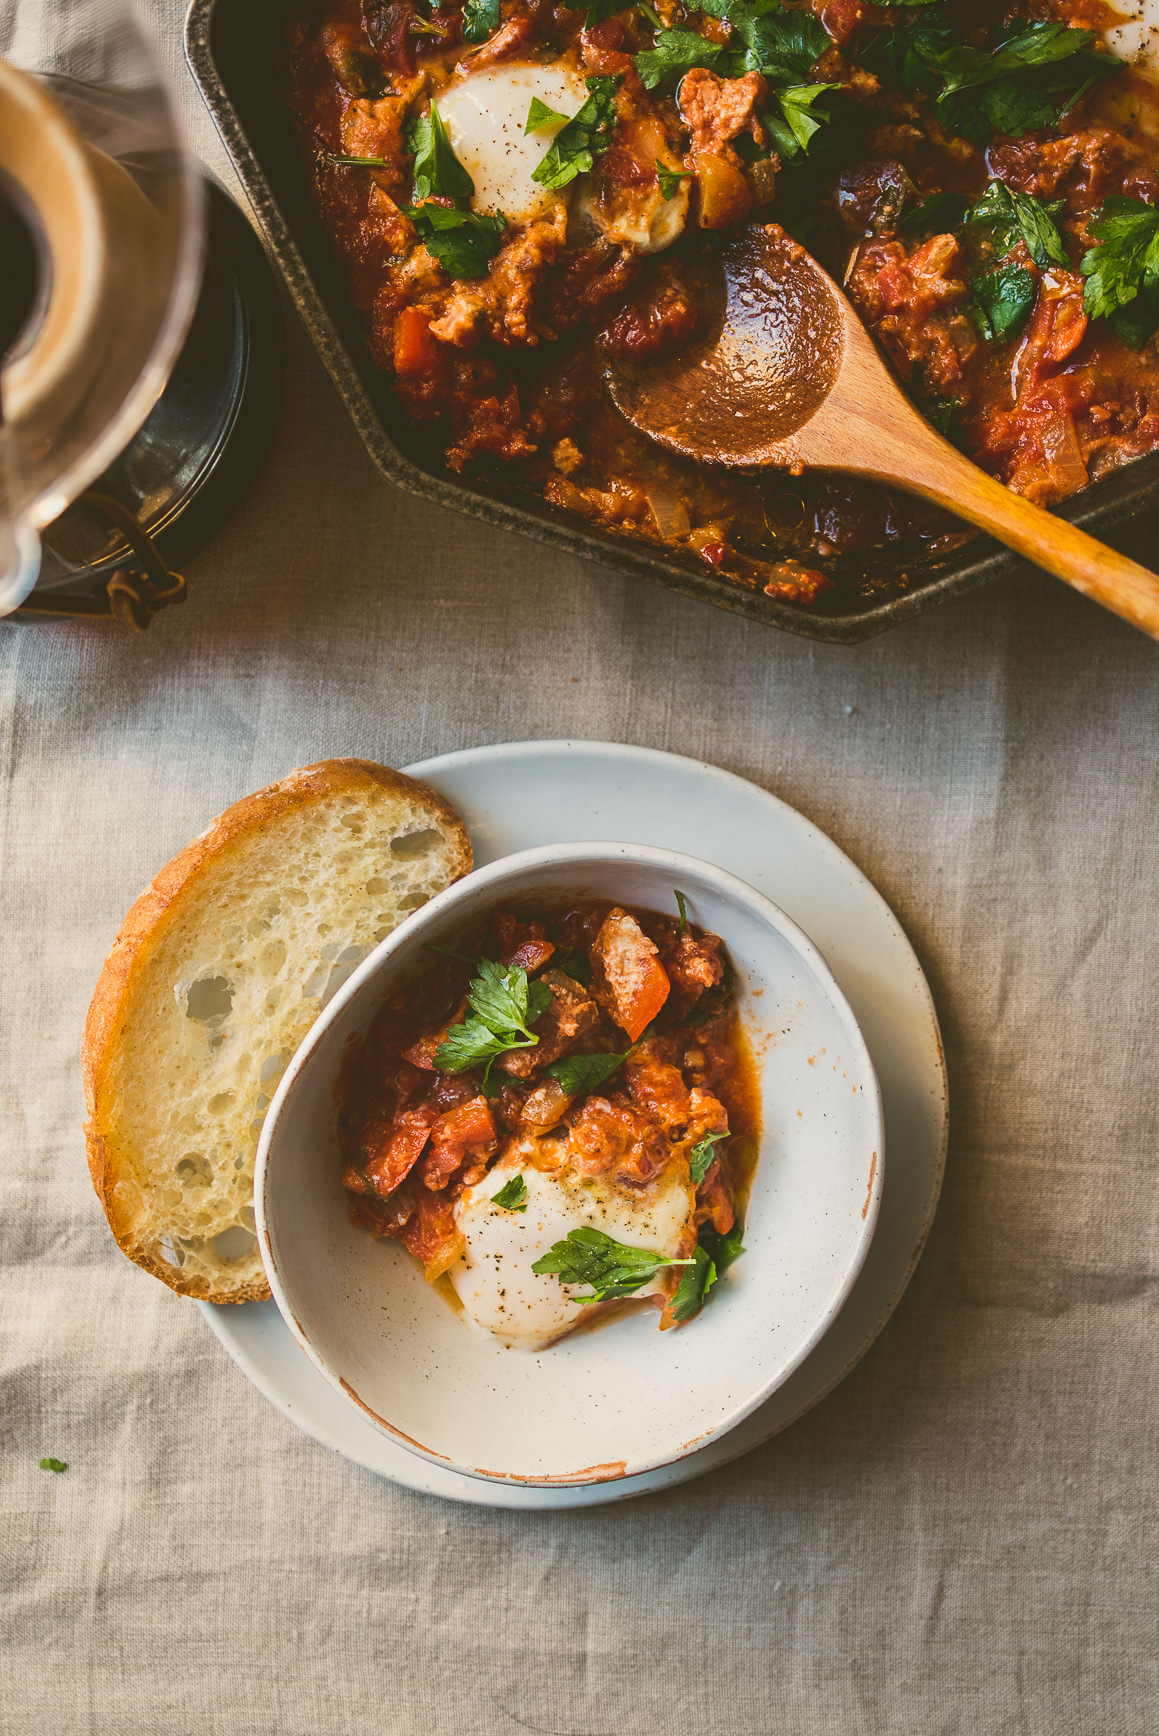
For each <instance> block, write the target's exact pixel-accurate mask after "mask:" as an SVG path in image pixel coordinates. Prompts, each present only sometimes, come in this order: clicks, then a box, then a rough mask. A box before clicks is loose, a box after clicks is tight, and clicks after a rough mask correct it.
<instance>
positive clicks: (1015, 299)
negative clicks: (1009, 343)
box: [966, 260, 1037, 339]
mask: <svg viewBox="0 0 1159 1736" xmlns="http://www.w3.org/2000/svg"><path fill="white" fill-rule="evenodd" d="M972 287H973V291H974V295H973V300H972V301H970V302H969V303H967V306H966V312H967V313H968V314H969V315H970V318H971V319H972V320H973V321H974V324H975V325H976V326H977V328H978V330H979V331H980V332H981V334H982V336H983V337H984V338H996V339H1002V338H1008V337H1012V336H1013V335H1014V333H1015V332H1017V331H1020V330H1021V328H1022V326H1023V325H1024V324H1025V322H1026V319H1027V317H1028V315H1029V313H1030V310H1031V308H1032V307H1033V306H1034V298H1035V295H1036V293H1037V291H1036V289H1035V284H1034V277H1033V275H1032V274H1031V272H1030V271H1028V270H1027V268H1026V266H1025V265H1019V264H1018V263H1017V262H1016V261H1014V260H1008V261H1007V263H1006V264H1005V265H997V266H995V267H994V269H993V271H983V272H982V273H981V274H980V275H979V276H977V277H976V278H975V279H974V281H973V285H972Z"/></svg>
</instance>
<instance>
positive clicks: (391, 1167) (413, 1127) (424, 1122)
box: [362, 1104, 438, 1199]
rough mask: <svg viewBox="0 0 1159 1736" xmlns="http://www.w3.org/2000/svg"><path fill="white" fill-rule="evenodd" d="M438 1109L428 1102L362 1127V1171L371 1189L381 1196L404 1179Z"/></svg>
mask: <svg viewBox="0 0 1159 1736" xmlns="http://www.w3.org/2000/svg"><path fill="white" fill-rule="evenodd" d="M437 1118H438V1111H437V1110H436V1109H435V1108H434V1107H433V1106H432V1105H430V1104H420V1105H419V1107H418V1108H417V1109H404V1110H402V1112H401V1113H400V1114H398V1115H396V1116H394V1117H393V1119H392V1120H390V1121H388V1122H386V1123H382V1122H379V1123H378V1124H377V1125H375V1124H374V1123H372V1124H371V1125H370V1126H369V1127H367V1128H365V1129H364V1130H363V1134H362V1145H363V1147H364V1149H365V1151H366V1162H365V1163H364V1164H363V1165H362V1172H363V1174H364V1175H365V1176H366V1178H367V1180H368V1181H369V1182H370V1184H371V1186H372V1188H373V1189H374V1192H375V1193H376V1194H379V1195H380V1196H381V1197H382V1198H383V1199H385V1198H386V1196H387V1195H388V1194H392V1193H393V1192H394V1190H395V1188H396V1187H397V1186H398V1184H399V1183H400V1182H401V1181H405V1180H406V1178H407V1176H408V1175H409V1174H410V1172H411V1170H412V1169H413V1168H414V1166H415V1164H416V1163H417V1162H418V1160H419V1158H420V1157H421V1156H422V1154H423V1147H424V1146H425V1145H426V1143H427V1140H428V1139H429V1138H430V1136H431V1128H432V1127H433V1126H434V1123H435V1121H436V1119H437Z"/></svg>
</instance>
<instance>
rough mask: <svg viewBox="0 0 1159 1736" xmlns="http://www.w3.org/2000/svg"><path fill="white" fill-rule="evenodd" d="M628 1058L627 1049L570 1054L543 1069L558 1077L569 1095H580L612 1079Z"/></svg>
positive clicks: (554, 1077)
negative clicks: (622, 1052)
mask: <svg viewBox="0 0 1159 1736" xmlns="http://www.w3.org/2000/svg"><path fill="white" fill-rule="evenodd" d="M627 1059H628V1056H627V1051H625V1052H624V1054H622V1055H568V1056H567V1057H566V1058H565V1059H564V1060H562V1061H553V1062H552V1063H551V1065H550V1066H549V1067H545V1068H544V1069H543V1070H544V1072H545V1073H550V1075H551V1077H552V1078H553V1079H558V1081H559V1084H560V1087H561V1089H562V1090H564V1091H565V1092H566V1093H567V1095H568V1096H569V1097H578V1096H580V1095H581V1093H583V1092H585V1091H594V1090H595V1088H596V1086H597V1085H602V1084H603V1082H604V1080H605V1079H610V1078H611V1076H612V1074H613V1073H614V1072H615V1071H616V1068H617V1067H621V1066H622V1065H623V1064H624V1062H625V1061H626V1060H627Z"/></svg>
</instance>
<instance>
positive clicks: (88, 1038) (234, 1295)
mask: <svg viewBox="0 0 1159 1736" xmlns="http://www.w3.org/2000/svg"><path fill="white" fill-rule="evenodd" d="M359 789H364V790H371V789H373V790H374V791H376V792H382V791H386V792H388V793H392V794H397V795H399V796H400V797H403V798H405V799H407V800H416V799H419V800H421V801H422V802H423V803H424V805H426V806H427V807H428V808H429V809H430V811H431V813H432V816H433V817H434V818H435V819H436V820H437V822H438V824H439V825H440V826H441V827H443V828H445V830H446V832H447V835H448V837H449V838H450V839H451V840H452V842H453V843H454V842H457V845H458V861H457V863H456V865H455V868H454V871H453V873H452V876H451V878H452V880H458V879H461V878H462V876H463V875H464V874H466V873H469V872H470V869H471V865H472V860H473V858H472V851H471V840H470V837H469V835H468V832H467V828H466V826H465V825H464V824H463V822H462V820H461V819H460V818H459V815H458V814H457V813H456V812H455V810H454V808H452V807H451V805H450V803H449V802H448V801H446V799H445V798H444V797H443V796H441V795H440V794H439V793H438V791H437V790H434V789H432V788H431V786H430V785H429V784H424V783H423V782H422V781H421V780H420V779H418V778H411V777H407V776H406V775H405V773H403V772H396V771H394V770H392V769H391V767H389V766H383V765H378V764H377V763H376V762H375V761H374V760H364V759H329V760H318V761H317V762H315V763H314V764H313V765H308V766H301V767H299V768H298V770H297V771H293V772H290V773H289V774H288V776H286V777H284V778H279V779H278V780H277V781H276V782H275V783H272V784H267V785H266V786H265V787H264V788H263V789H260V790H255V791H254V793H253V794H252V795H249V796H243V797H242V798H241V800H240V801H237V802H234V804H233V805H232V807H229V808H226V810H225V812H224V813H222V814H219V815H218V816H217V818H216V819H215V820H213V821H211V822H210V824H209V826H207V827H206V829H205V831H204V832H202V833H201V835H200V836H199V837H197V838H194V839H193V840H192V841H191V842H190V843H188V844H186V846H185V848H184V849H183V850H179V851H178V853H177V855H176V856H174V857H173V859H172V861H170V862H167V863H166V865H165V867H164V868H162V869H161V871H160V872H159V873H158V874H156V875H155V876H154V877H153V879H152V880H151V881H150V882H149V885H148V886H147V887H146V888H145V890H144V892H142V893H141V895H140V897H139V898H137V899H136V900H135V902H134V903H133V904H132V906H131V907H130V909H129V911H128V914H127V915H126V917H125V919H124V921H123V922H122V924H121V927H120V929H119V930H118V932H117V936H116V939H115V940H114V941H113V944H112V947H111V949H110V951H109V955H108V957H107V959H106V960H105V964H104V968H103V969H102V971H101V974H100V977H99V978H98V980H97V986H96V988H95V990H94V991H93V998H92V1001H91V1002H90V1004H89V1010H88V1015H87V1017H86V1019H85V1027H84V1037H83V1041H82V1045H81V1069H82V1073H83V1077H84V1092H85V1107H86V1109H87V1112H88V1120H87V1121H86V1123H85V1130H84V1131H85V1148H86V1155H87V1158H88V1166H89V1174H90V1176H91V1177H92V1183H93V1187H94V1189H95V1191H96V1195H97V1198H98V1199H99V1200H100V1202H101V1206H102V1207H103V1209H104V1213H105V1216H106V1218H107V1219H108V1221H109V1228H110V1229H111V1230H112V1232H113V1235H114V1237H115V1239H116V1242H117V1245H118V1247H120V1249H121V1251H122V1252H123V1253H125V1254H127V1255H128V1257H129V1259H130V1260H132V1261H133V1262H134V1264H136V1265H138V1266H141V1267H143V1268H144V1270H145V1271H147V1272H151V1273H152V1274H153V1276H154V1277H155V1278H160V1280H161V1281H162V1283H163V1284H167V1285H168V1286H169V1288H170V1289H171V1290H176V1291H177V1292H178V1294H179V1295H182V1296H191V1297H193V1298H195V1299H197V1300H201V1301H208V1302H257V1301H263V1300H265V1298H266V1297H268V1296H269V1293H270V1290H269V1285H268V1284H267V1283H266V1282H265V1279H264V1278H262V1279H260V1280H255V1281H254V1282H253V1283H251V1284H247V1285H244V1286H238V1287H237V1288H236V1289H233V1290H230V1291H228V1292H226V1293H217V1292H215V1290H214V1288H213V1286H212V1285H211V1284H209V1283H208V1282H207V1281H206V1280H205V1279H204V1278H197V1279H191V1278H188V1277H183V1274H182V1271H181V1269H180V1268H178V1267H174V1266H169V1265H167V1264H166V1263H165V1262H164V1261H162V1260H157V1259H155V1258H153V1257H152V1256H151V1255H150V1254H149V1252H148V1250H147V1249H144V1248H141V1247H140V1246H137V1245H136V1244H135V1243H134V1241H133V1238H132V1237H131V1236H130V1234H129V1233H128V1228H127V1226H126V1225H125V1224H123V1223H120V1222H118V1220H117V1215H116V1213H115V1212H114V1210H113V1209H112V1207H111V1204H110V1199H109V1192H108V1184H109V1181H110V1165H109V1162H108V1160H107V1157H106V1147H105V1139H104V1136H103V1133H102V1131H101V1126H100V1121H101V1109H102V1098H103V1093H104V1087H105V1083H106V1081H107V1078H108V1074H109V1069H110V1064H111V1060H112V1057H113V1055H114V1054H115V1052H116V1047H117V1043H118V1041H119V1038H120V1033H121V1029H122V1027H123V1023H124V1016H125V1009H126V1006H127V1003H128V1001H129V999H130V997H131V995H132V994H133V990H134V981H135V978H136V976H137V974H138V972H139V971H140V970H142V969H143V967H144V965H145V964H146V962H147V961H148V959H149V957H150V955H151V954H152V952H153V950H154V948H155V947H156V946H157V944H158V943H159V941H160V938H161V935H162V933H163V932H164V930H165V928H166V927H167V925H168V921H169V920H170V919H171V918H172V916H173V914H174V912H175V909H176V907H177V906H178V905H179V902H180V901H181V900H182V898H183V897H184V895H185V894H186V893H187V892H188V891H189V890H190V888H191V887H192V886H193V885H194V883H195V882H196V881H197V880H199V879H200V877H201V876H202V875H203V874H205V873H206V872H208V871H209V869H210V867H211V865H212V864H213V863H214V862H215V861H216V860H217V859H218V858H219V857H221V856H222V855H223V854H224V853H225V852H226V851H228V850H229V849H230V848H231V847H232V846H233V845H234V844H235V843H236V842H237V841H238V840H239V839H240V838H242V837H243V836H245V835H247V834H249V833H251V832H256V831H260V830H261V829H262V828H263V827H265V826H267V825H268V824H269V823H270V821H271V820H275V819H278V818H280V817H281V816H282V815H284V814H286V813H289V812H290V811H291V810H293V809H296V808H303V807H306V806H308V805H309V804H310V803H312V802H316V801H321V800H324V799H326V798H329V797H331V796H335V795H340V794H343V793H347V792H352V791H353V792H357V791H358V790H359Z"/></svg>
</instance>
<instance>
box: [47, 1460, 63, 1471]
mask: <svg viewBox="0 0 1159 1736" xmlns="http://www.w3.org/2000/svg"><path fill="white" fill-rule="evenodd" d="M40 1468H41V1470H42V1471H67V1470H68V1460H67V1459H41V1461H40Z"/></svg>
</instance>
